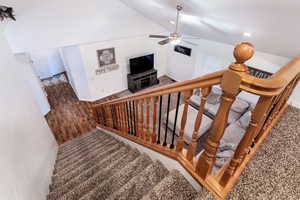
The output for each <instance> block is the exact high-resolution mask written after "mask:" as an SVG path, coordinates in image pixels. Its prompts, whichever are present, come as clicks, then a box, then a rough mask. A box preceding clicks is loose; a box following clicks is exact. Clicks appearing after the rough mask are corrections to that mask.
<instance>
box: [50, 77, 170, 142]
mask: <svg viewBox="0 0 300 200" xmlns="http://www.w3.org/2000/svg"><path fill="white" fill-rule="evenodd" d="M48 82H50V83H51V84H45V91H46V93H47V95H48V101H49V104H50V106H51V111H50V112H49V113H48V114H47V116H46V120H47V122H48V124H49V127H50V128H51V130H52V132H53V134H54V136H55V138H56V141H57V142H58V144H62V143H64V142H67V141H69V140H71V139H73V138H76V137H78V136H80V135H82V134H85V133H87V132H89V131H91V130H92V129H94V128H95V127H96V121H95V119H94V115H93V111H92V105H93V104H94V103H101V102H104V101H109V100H112V99H116V98H119V97H123V96H127V95H130V94H132V93H131V92H130V91H128V90H125V91H122V92H120V93H117V94H113V95H110V96H108V97H105V98H102V99H99V100H97V101H95V102H84V101H80V100H79V99H78V98H77V96H76V94H75V93H74V91H73V88H72V87H71V85H70V84H69V83H66V82H64V81H59V82H57V81H55V80H48ZM52 83H54V84H52ZM170 83H173V81H172V80H171V79H170V78H169V77H167V76H163V77H161V78H160V84H158V85H155V86H153V87H150V88H147V89H151V88H154V87H159V86H162V85H166V84H170Z"/></svg>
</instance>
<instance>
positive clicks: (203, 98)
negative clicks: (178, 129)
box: [187, 87, 211, 162]
mask: <svg viewBox="0 0 300 200" xmlns="http://www.w3.org/2000/svg"><path fill="white" fill-rule="evenodd" d="M210 92H211V87H207V88H203V89H202V90H201V94H202V95H201V103H200V106H199V110H198V114H197V118H196V121H195V126H194V132H193V136H192V141H191V143H190V145H189V149H188V153H187V159H188V160H189V161H190V162H192V161H193V158H194V155H195V151H196V146H197V136H198V134H199V129H200V125H201V121H202V117H203V114H204V111H205V104H206V100H207V96H208V95H209V93H210Z"/></svg>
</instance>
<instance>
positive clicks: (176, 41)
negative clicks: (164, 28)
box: [171, 38, 181, 45]
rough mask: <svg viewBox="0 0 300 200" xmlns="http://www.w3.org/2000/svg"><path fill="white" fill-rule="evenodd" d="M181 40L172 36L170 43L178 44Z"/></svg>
mask: <svg viewBox="0 0 300 200" xmlns="http://www.w3.org/2000/svg"><path fill="white" fill-rule="evenodd" d="M180 42H181V38H174V39H172V41H171V44H173V45H178V44H179V43H180Z"/></svg>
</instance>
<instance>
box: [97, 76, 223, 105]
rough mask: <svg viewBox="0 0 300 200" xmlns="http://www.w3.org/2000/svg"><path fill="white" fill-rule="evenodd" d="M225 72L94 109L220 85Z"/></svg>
mask: <svg viewBox="0 0 300 200" xmlns="http://www.w3.org/2000/svg"><path fill="white" fill-rule="evenodd" d="M225 71H226V70H220V71H218V72H215V73H212V74H208V75H204V76H201V77H199V78H195V79H192V80H187V81H182V82H177V83H172V84H169V85H166V86H162V87H159V88H154V89H150V90H147V91H144V92H139V93H137V94H133V95H129V96H126V97H123V98H119V99H115V100H111V101H107V102H103V103H99V104H95V105H94V107H97V106H101V105H104V104H105V105H108V104H115V103H121V102H126V101H129V100H138V99H144V98H149V97H154V96H160V95H164V94H169V93H175V92H179V91H186V90H191V89H195V88H202V87H208V86H211V85H218V84H220V83H221V79H222V76H223V73H224V72H225Z"/></svg>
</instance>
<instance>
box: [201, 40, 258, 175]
mask: <svg viewBox="0 0 300 200" xmlns="http://www.w3.org/2000/svg"><path fill="white" fill-rule="evenodd" d="M253 54H254V49H253V46H252V45H251V44H250V43H240V44H238V45H237V46H236V47H235V49H234V57H235V59H236V62H235V63H233V64H232V65H230V66H229V69H228V71H226V72H225V73H224V74H223V77H222V81H221V88H222V90H223V95H222V97H221V104H220V107H219V110H218V112H217V114H216V116H215V119H214V122H213V125H212V128H211V130H210V132H209V134H208V137H207V141H206V144H205V147H204V152H203V153H202V154H201V155H200V157H199V160H198V163H197V165H196V172H197V173H198V174H199V176H200V177H201V178H203V179H206V178H207V176H209V175H210V174H211V172H212V169H213V166H214V163H215V160H216V153H217V151H218V148H219V144H220V140H221V139H222V137H223V135H224V131H225V128H226V126H227V121H228V115H229V111H230V108H231V106H232V104H233V102H234V101H235V98H236V96H237V95H238V94H239V92H240V84H241V82H242V77H243V76H244V75H246V74H247V73H248V67H247V66H246V65H245V64H244V63H245V62H246V61H247V60H249V59H250V58H252V56H253Z"/></svg>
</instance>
